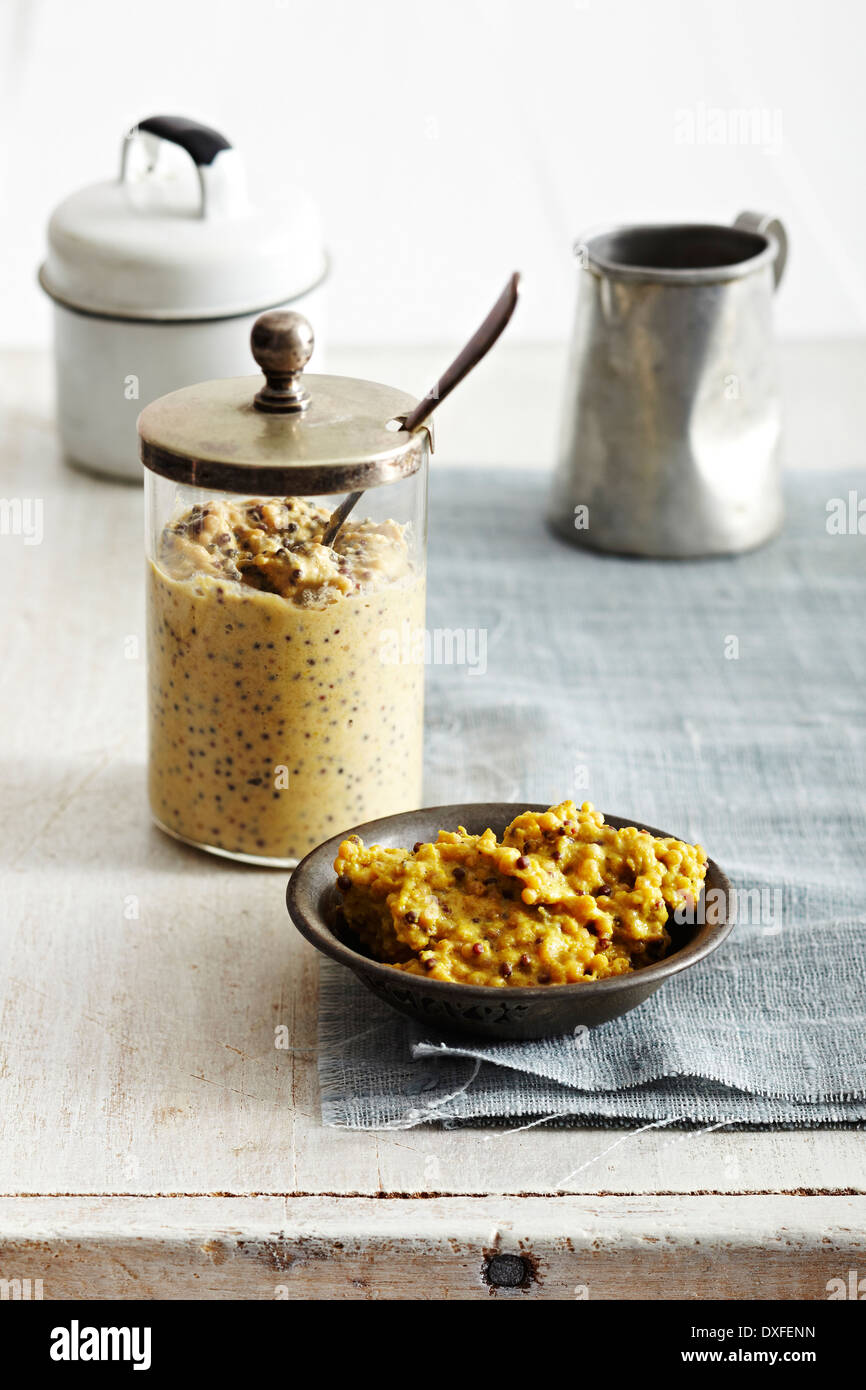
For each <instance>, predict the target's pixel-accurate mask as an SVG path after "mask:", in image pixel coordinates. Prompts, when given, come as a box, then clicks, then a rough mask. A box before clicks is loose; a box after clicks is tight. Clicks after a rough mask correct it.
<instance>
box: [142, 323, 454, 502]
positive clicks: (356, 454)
mask: <svg viewBox="0 0 866 1390" xmlns="http://www.w3.org/2000/svg"><path fill="white" fill-rule="evenodd" d="M250 342H251V347H252V352H253V356H254V357H255V359H256V362H257V363H258V365H259V366H260V367H261V369H262V372H263V373H264V377H265V380H264V381H262V378H261V377H257V376H243V377H229V378H227V379H225V380H220V381H205V382H201V383H200V384H199V385H197V386H185V387H183V389H182V390H180V391H172V392H171V393H170V395H167V396H160V398H159V399H158V400H156V401H153V402H152V404H150V405H149V406H147V407H146V409H144V410H143V411H142V412H141V415H140V416H139V418H138V432H139V435H140V436H141V459H142V462H143V463H144V465H145V467H146V468H149V469H150V470H151V471H152V472H154V473H159V474H161V475H162V476H163V477H165V478H171V479H172V480H173V481H175V482H178V483H186V484H191V485H193V486H195V487H206V488H214V489H217V490H220V491H226V492H239V493H271V494H274V495H277V494H280V495H284V496H289V495H292V494H294V495H299V496H314V495H323V494H326V493H335V492H353V491H358V490H363V489H366V488H370V487H377V486H378V485H379V484H381V483H388V482H394V481H396V480H397V479H398V478H404V477H408V476H409V475H410V474H412V473H414V472H416V470H417V469H418V468H419V467H420V464H421V460H422V456H423V448H422V443H421V439H420V437H419V436H421V435H422V434H424V436H425V438H426V437H427V435H428V433H429V432H428V431H427V427H426V426H425V425H422V426H421V427H420V428H419V430H417V431H416V432H414V433H410V432H409V431H407V430H405V429H402V428H401V423H400V422H401V421H402V420H403V419H405V417H406V416H407V415H408V414H409V411H410V410H412V408H413V407H414V406H415V405H416V404H417V402H416V401H415V400H414V399H413V397H412V396H409V395H407V394H406V393H405V392H404V391H398V390H396V389H395V388H394V387H393V386H383V385H380V384H379V383H378V382H375V381H362V380H359V379H357V378H355V377H346V376H317V375H311V376H304V375H303V370H304V367H305V366H306V364H307V362H308V361H309V360H310V356H311V354H312V351H313V330H312V328H311V327H310V324H309V323H308V321H307V320H306V319H305V318H304V317H303V315H302V314H297V313H294V312H292V311H291V310H272V311H271V312H270V313H267V314H262V315H261V317H260V318H258V319H257V320H256V322H255V324H254V325H253V331H252V334H251V339H250Z"/></svg>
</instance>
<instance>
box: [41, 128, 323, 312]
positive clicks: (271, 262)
mask: <svg viewBox="0 0 866 1390" xmlns="http://www.w3.org/2000/svg"><path fill="white" fill-rule="evenodd" d="M326 271H327V256H326V254H325V250H324V245H323V240H322V231H321V226H320V222H319V216H318V212H317V210H316V207H315V204H314V203H313V201H312V199H311V198H310V197H309V196H308V195H307V194H306V193H304V192H303V191H302V190H301V189H297V188H296V189H282V188H281V190H280V200H279V204H278V205H276V206H274V207H271V208H268V209H263V208H256V207H254V206H252V205H251V204H250V202H249V200H248V198H247V193H246V184H245V178H244V169H243V164H242V162H241V159H240V155H239V153H238V151H237V150H235V149H233V148H232V147H231V145H230V144H229V142H228V140H227V139H226V138H225V136H223V135H221V134H220V132H219V131H216V130H212V129H211V128H210V127H209V126H204V125H200V124H199V123H198V122H197V121H191V120H187V119H186V118H185V117H183V116H150V117H148V119H147V120H144V121H141V122H140V123H139V124H138V125H137V126H135V127H133V129H132V130H131V131H130V132H129V133H128V135H127V136H126V138H125V140H124V142H123V152H122V157H121V167H120V176H119V178H117V179H116V180H113V181H111V182H107V183H97V184H93V185H91V186H90V187H88V188H82V189H80V190H79V191H78V192H76V193H73V194H72V195H71V196H70V197H68V198H66V199H65V201H64V202H62V203H61V204H60V205H59V206H58V207H57V208H56V209H55V211H54V213H53V215H52V217H51V220H50V222H49V225H48V250H47V255H46V259H45V263H44V265H43V266H42V268H41V270H40V272H39V279H40V283H41V284H42V287H43V289H44V290H45V291H46V292H47V293H48V294H49V295H50V296H51V297H52V299H55V300H57V301H59V302H60V303H61V304H64V305H66V306H67V307H68V308H71V309H75V310H78V311H79V312H81V313H87V314H95V315H99V316H103V317H109V318H124V319H146V320H157V321H166V320H167V321H173V322H177V321H183V320H189V319H193V320H198V319H209V318H228V317H231V316H232V315H235V314H237V315H240V314H254V313H258V312H260V311H261V310H263V309H268V308H270V307H272V306H273V305H277V304H285V303H286V302H288V301H289V300H291V299H295V298H297V297H298V296H299V295H301V294H305V293H306V292H307V291H308V290H310V289H312V287H313V286H314V285H315V284H317V283H318V282H319V281H320V280H321V279H323V277H324V276H325V274H326Z"/></svg>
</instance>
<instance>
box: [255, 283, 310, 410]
mask: <svg viewBox="0 0 866 1390" xmlns="http://www.w3.org/2000/svg"><path fill="white" fill-rule="evenodd" d="M314 341H315V340H314V337H313V329H312V327H311V325H310V323H309V321H308V320H307V319H305V318H304V316H303V314H296V313H295V312H294V311H293V310H291V309H272V310H271V311H270V313H267V314H262V315H260V317H259V318H257V319H256V321H255V323H254V324H253V331H252V333H251V334H250V347H251V348H252V353H253V357H254V358H255V359H256V362H257V363H258V364H259V366H260V367H261V369H262V371H263V372H264V374H265V377H266V378H267V385H266V386H263V387H262V389H261V391H259V392H257V393H256V397H255V400H254V402H253V404H254V405H255V407H256V410H266V411H269V412H270V413H271V414H288V413H290V412H292V411H299V410H306V409H307V406H308V405H309V404H310V395H309V392H308V391H307V390H306V389H305V387H304V384H303V381H302V380H301V373H302V372H303V370H304V368H305V367H306V365H307V363H308V362H309V360H310V358H311V356H312V354H313V344H314Z"/></svg>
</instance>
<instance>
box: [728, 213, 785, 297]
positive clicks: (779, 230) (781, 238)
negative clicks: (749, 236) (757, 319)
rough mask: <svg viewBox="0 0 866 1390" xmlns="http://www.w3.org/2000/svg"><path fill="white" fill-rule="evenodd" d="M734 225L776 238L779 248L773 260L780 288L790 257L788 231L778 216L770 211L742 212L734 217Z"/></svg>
mask: <svg viewBox="0 0 866 1390" xmlns="http://www.w3.org/2000/svg"><path fill="white" fill-rule="evenodd" d="M734 226H735V227H741V228H742V230H743V231H744V232H757V234H758V235H759V236H767V235H768V234H769V235H770V236H771V237H774V238H775V241H776V246H777V248H778V249H777V251H776V259H775V261H774V262H773V276H774V278H775V281H776V288H777V289H778V288H779V281H780V280H781V278H782V275H783V274H784V270H785V262H786V261H787V259H788V233H787V232H786V231H785V228H784V227H783V225H782V223H781V222H780V221H779V219H778V217H773V215H772V214H771V213H769V212H741V213H740V215H739V217H737V218H735V219H734Z"/></svg>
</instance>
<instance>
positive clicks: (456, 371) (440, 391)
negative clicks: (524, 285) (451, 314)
mask: <svg viewBox="0 0 866 1390" xmlns="http://www.w3.org/2000/svg"><path fill="white" fill-rule="evenodd" d="M519 284H520V275H519V273H518V271H516V270H515V272H514V274H513V275H512V276H511V278H510V279H509V281H508V284H507V285H506V286H505V289H504V290H503V291H502V293H501V295H500V296H499V298H498V299H497V301H496V303H495V304H494V306H493V308H492V309H491V310H490V313H489V314H488V315H487V318H486V319H485V320H484V322H483V323H482V325H481V327H480V328H476V330H475V332H474V333H473V334H472V337H471V338H470V339H469V342H468V343H467V344H466V346H465V347H464V348H461V350H460V352H458V354H457V356H456V357H455V358H454V361H453V362H452V363H451V366H450V367H447V368H446V369H445V371H444V372H443V373H442V375H441V376H440V378H439V380H438V381H437V382H436V385H435V386H432V387H431V388H430V390H429V391H428V392H427V395H426V396H424V398H423V399H422V400H420V401H419V402H418V404H417V405H416V407H415V409H414V410H412V411H410V412H409V414H408V415H407V416H406V419H405V420H404V421H403V424H402V426H401V428H402V429H404V430H407V431H408V432H409V433H410V434H411V432H412V430H416V429H417V428H418V426H419V425H423V423H424V421H425V420H426V419H427V418H428V416H430V415H432V414H433V411H434V410H435V409H436V407H437V405H439V404H440V402H441V401H444V399H445V397H446V396H450V394H451V392H452V391H453V390H454V387H455V386H458V385H459V384H460V382H461V381H462V380H463V378H464V377H465V376H466V375H468V373H469V372H471V371H472V368H473V367H474V366H475V365H476V364H477V363H478V362H480V361H481V359H482V357H484V355H485V353H488V352H489V351H490V349H491V348H492V347H493V344H494V343H495V342H496V339H497V338H498V337H499V335H500V333H501V332H502V330H503V328H504V327H505V325H506V324H507V323H508V320H509V319H510V318H511V315H512V314H513V313H514V310H515V307H516V305H517V287H518V285H519ZM363 495H364V494H363V493H362V492H350V493H349V494H348V496H346V497H344V498H343V500H342V502H341V503H340V505H339V507H337V508H336V510H335V511H333V512H332V513H331V516H330V518H329V520H328V524H327V526H326V527H325V530H324V533H323V535H322V544H323V545H333V544H334V541H335V540H336V539H337V536H338V534H339V532H340V528H341V527H342V525H343V522H344V521H345V520H346V517H347V516H348V515H349V513H350V511H351V510H352V508H353V507H354V506H355V504H356V503H357V502H358V501H359V500H360V498H361V497H363Z"/></svg>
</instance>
